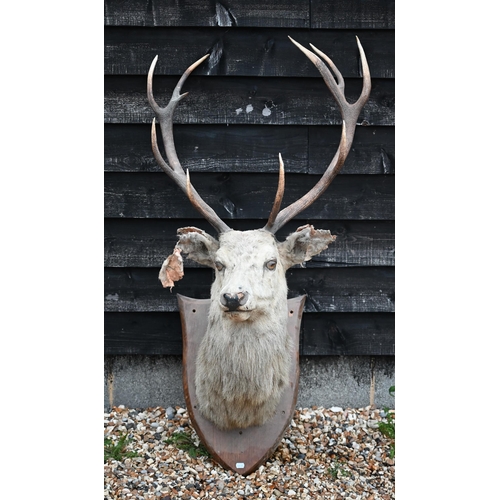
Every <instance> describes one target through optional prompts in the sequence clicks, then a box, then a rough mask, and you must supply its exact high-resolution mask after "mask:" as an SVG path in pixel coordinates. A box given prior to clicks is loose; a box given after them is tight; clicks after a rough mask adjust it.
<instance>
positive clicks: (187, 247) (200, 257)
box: [177, 227, 219, 267]
mask: <svg viewBox="0 0 500 500" xmlns="http://www.w3.org/2000/svg"><path fill="white" fill-rule="evenodd" d="M177 236H178V237H179V242H178V243H177V247H179V248H180V249H181V250H182V251H183V252H184V253H185V254H187V257H188V258H189V259H191V260H194V261H195V262H198V264H202V265H204V266H209V267H214V255H215V252H217V250H218V249H219V242H218V241H217V240H216V239H215V238H213V237H212V236H210V235H209V234H208V233H205V231H202V230H201V229H198V228H196V227H181V228H180V229H178V230H177Z"/></svg>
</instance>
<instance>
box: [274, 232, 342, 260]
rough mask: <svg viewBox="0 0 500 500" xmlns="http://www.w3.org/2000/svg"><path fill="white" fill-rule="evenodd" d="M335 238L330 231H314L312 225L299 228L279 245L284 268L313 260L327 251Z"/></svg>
mask: <svg viewBox="0 0 500 500" xmlns="http://www.w3.org/2000/svg"><path fill="white" fill-rule="evenodd" d="M335 238H336V236H332V235H331V234H330V231H325V230H323V229H314V226H311V225H310V224H307V225H306V226H301V227H299V228H298V229H297V231H295V232H294V233H292V234H290V235H289V236H288V237H287V239H286V240H285V241H283V242H281V243H278V248H279V253H280V256H281V261H282V263H283V266H284V267H285V269H288V268H289V267H292V266H293V265H295V264H302V263H303V262H306V261H308V260H311V257H313V256H314V255H317V254H318V253H320V252H322V251H323V250H325V248H327V247H328V245H329V244H330V243H332V242H333V241H335Z"/></svg>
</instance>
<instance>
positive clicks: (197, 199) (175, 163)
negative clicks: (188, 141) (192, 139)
mask: <svg viewBox="0 0 500 500" xmlns="http://www.w3.org/2000/svg"><path fill="white" fill-rule="evenodd" d="M209 55H210V54H207V55H205V56H203V57H202V58H201V59H198V61H196V62H195V63H193V64H191V66H189V68H188V69H187V70H186V71H184V73H183V75H182V76H181V78H180V80H179V82H178V83H177V85H176V87H175V89H174V92H173V94H172V97H171V99H170V102H169V103H168V104H167V106H166V107H165V108H161V107H160V106H158V104H157V103H156V101H155V99H154V97H153V73H154V70H155V66H156V62H157V61H158V56H156V57H155V58H154V59H153V62H152V63H151V67H150V68H149V73H148V101H149V104H150V106H151V107H152V108H153V111H154V113H155V115H156V118H154V119H153V124H152V127H151V145H152V148H153V154H154V157H155V159H156V161H157V162H158V165H160V167H161V168H162V169H163V170H164V172H165V173H166V174H167V175H168V176H169V177H170V178H171V179H172V180H173V181H174V182H175V183H176V184H177V185H178V186H179V187H180V188H181V189H182V191H184V193H185V194H186V195H187V197H188V198H189V200H190V201H191V203H192V204H193V206H194V207H195V208H196V210H198V211H199V212H200V213H201V214H202V215H203V217H205V219H207V221H208V222H209V223H210V224H211V225H212V226H213V227H214V228H215V229H216V230H217V231H218V232H219V233H225V232H226V231H230V230H231V228H230V227H229V226H228V225H227V224H226V223H225V222H224V221H223V220H222V219H221V218H220V217H219V216H218V215H217V214H216V213H215V211H214V210H213V209H212V208H211V207H210V206H209V205H207V204H206V203H205V201H203V199H202V198H201V196H200V195H199V194H198V193H197V192H196V190H195V189H194V187H193V186H192V185H191V182H190V180H189V171H188V172H187V173H186V172H184V169H183V168H182V166H181V164H180V162H179V158H178V157H177V153H176V151H175V144H174V134H173V131H172V120H173V116H174V111H175V108H176V107H177V105H178V104H179V102H181V100H182V99H184V97H186V96H187V95H188V92H185V93H184V94H180V91H181V89H182V85H183V84H184V82H185V81H186V79H187V77H188V76H189V75H190V74H191V73H192V72H193V70H194V69H195V68H197V67H198V66H199V65H200V64H201V63H202V62H203V61H204V60H205V59H206V58H207V57H208V56H209ZM156 119H158V121H159V122H160V128H161V132H162V138H163V144H164V146H165V152H166V154H167V159H168V163H167V162H166V161H165V160H164V159H163V157H162V156H161V153H160V150H159V149H158V142H157V139H156Z"/></svg>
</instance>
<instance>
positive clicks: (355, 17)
mask: <svg viewBox="0 0 500 500" xmlns="http://www.w3.org/2000/svg"><path fill="white" fill-rule="evenodd" d="M310 1H311V28H315V29H318V28H321V29H324V28H330V29H331V28H336V29H342V28H360V29H363V28H379V29H394V27H395V18H396V15H395V3H396V2H395V1H394V0H334V1H331V0H330V1H328V0H327V1H325V0H310Z"/></svg>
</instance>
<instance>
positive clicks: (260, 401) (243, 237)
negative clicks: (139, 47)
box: [147, 38, 371, 429]
mask: <svg viewBox="0 0 500 500" xmlns="http://www.w3.org/2000/svg"><path fill="white" fill-rule="evenodd" d="M356 39H357V38H356ZM290 40H291V41H292V42H293V43H294V44H295V45H296V46H297V47H298V48H299V49H300V50H301V51H302V52H303V53H304V54H305V55H306V56H307V57H308V58H309V60H310V61H311V62H312V63H313V64H314V65H315V66H316V67H317V68H318V70H319V72H320V73H321V76H322V77H323V80H324V81H325V83H326V85H327V87H328V88H329V89H330V91H331V93H332V94H333V97H334V99H335V101H336V102H337V104H338V106H339V108H340V112H341V114H342V119H343V125H342V136H341V140H340V145H339V147H338V150H337V152H336V153H335V156H334V157H333V159H332V161H331V163H330V165H329V166H328V168H327V169H326V171H325V173H324V174H323V176H322V177H321V179H320V180H319V181H318V183H317V184H316V185H315V186H314V187H313V188H312V189H311V190H310V191H309V192H308V193H306V194H305V195H304V196H302V198H300V199H299V200H297V201H295V202H294V203H292V204H291V205H289V206H288V207H286V208H284V209H281V201H282V199H283V192H284V187H285V174H284V166H283V161H282V158H281V154H280V155H279V165H280V169H279V181H278V189H277V193H276V198H275V201H274V205H273V207H272V210H271V214H270V215H269V220H268V221H267V224H266V225H265V226H264V227H263V228H261V229H255V230H251V231H235V230H232V229H231V228H230V227H229V226H228V225H227V224H226V223H225V222H224V221H223V220H221V219H220V218H219V216H218V215H217V214H216V213H215V211H214V210H213V209H212V208H211V207H209V206H208V205H207V204H206V203H205V202H204V201H203V199H202V198H201V197H200V195H199V194H198V193H197V191H196V190H195V188H194V187H193V186H192V185H191V182H190V179H189V172H188V171H187V172H184V170H183V168H182V166H181V164H180V162H179V159H178V157H177V153H176V151H175V145H174V139H173V132H172V118H173V115H174V111H175V109H176V107H177V105H178V104H179V102H180V101H181V100H182V99H183V98H184V97H185V96H186V95H187V93H184V94H180V92H181V88H182V85H183V84H184V82H185V81H186V79H187V78H188V76H189V75H190V74H191V72H192V71H193V70H194V69H195V68H196V67H197V66H199V65H200V64H201V63H202V62H203V61H204V60H205V59H206V58H207V57H208V54H207V55H206V56H204V57H202V58H201V59H199V60H198V61H196V62H195V63H194V64H192V65H191V66H190V67H189V68H188V69H187V70H186V71H185V72H184V74H183V75H182V77H181V79H180V80H179V82H178V84H177V86H176V87H175V89H174V92H173V95H172V98H171V99H170V102H169V103H168V105H167V106H166V107H165V108H161V107H160V106H159V105H158V104H157V103H156V101H155V99H154V97H153V90H152V86H153V72H154V68H155V65H156V62H157V60H158V56H156V57H155V58H154V60H153V62H152V64H151V67H150V70H149V74H148V87H147V89H148V90H147V94H148V100H149V103H150V105H151V107H152V108H153V111H154V113H155V116H156V118H155V119H154V120H153V125H152V128H151V137H152V147H153V154H154V156H155V158H156V161H157V162H158V164H159V165H160V167H161V168H162V169H163V170H164V171H165V173H166V174H167V175H168V176H169V177H170V178H171V179H172V180H173V181H174V182H175V183H176V184H177V185H178V186H179V187H180V188H181V189H182V190H183V191H184V193H185V194H186V195H187V197H188V198H189V200H190V201H191V203H192V204H193V206H194V207H195V208H196V209H197V210H198V211H199V212H200V213H201V214H202V215H203V216H204V217H205V218H206V219H207V221H208V222H209V223H210V224H211V225H212V226H213V227H214V228H215V229H216V231H217V233H218V238H214V237H212V236H210V235H209V234H207V233H206V232H205V231H202V230H201V229H197V228H195V227H183V228H180V229H178V231H177V233H178V238H179V241H178V243H177V245H176V246H175V249H174V251H173V253H172V255H170V256H169V257H168V258H167V259H166V260H165V262H164V263H163V266H162V268H161V271H160V274H159V279H160V281H161V283H162V285H163V286H164V287H170V288H172V287H173V286H174V281H178V280H179V279H181V278H182V277H183V259H182V253H184V254H185V255H186V256H187V257H188V258H189V259H191V260H194V261H195V262H198V263H199V264H203V265H206V266H209V267H211V268H213V269H214V270H215V280H214V282H213V284H212V287H211V305H210V312H209V320H208V328H207V332H206V334H205V336H204V338H203V341H202V343H201V346H200V350H199V353H198V358H197V361H196V377H195V386H196V394H197V397H198V401H199V410H200V412H201V413H202V414H203V415H204V416H205V417H206V418H207V419H209V420H210V421H212V422H213V423H214V424H215V425H217V426H218V427H219V428H221V429H232V428H246V427H249V426H254V425H262V424H263V423H264V422H266V421H267V420H268V419H269V418H271V417H272V416H273V414H274V412H275V410H276V406H277V404H278V403H279V400H280V397H281V394H282V390H283V388H284V385H285V383H286V381H287V380H288V376H289V366H290V360H291V356H292V352H291V344H290V340H289V338H288V336H287V329H286V324H287V317H288V310H287V284H286V278H285V272H286V270H287V269H288V268H290V267H291V266H293V265H295V264H301V263H303V262H305V261H308V260H310V259H311V257H313V256H314V255H316V254H318V253H320V252H321V251H322V250H324V249H326V248H327V246H328V245H329V244H330V243H332V242H333V241H334V240H335V236H332V235H331V234H330V231H325V230H321V229H315V228H314V227H313V226H311V225H305V226H301V227H299V228H298V229H297V230H296V231H295V232H294V233H292V234H290V235H289V236H288V237H287V238H286V239H285V241H281V242H280V241H277V239H276V237H275V233H276V231H278V230H279V229H280V228H281V227H283V225H284V224H286V223H287V222H288V221H290V220H291V219H293V218H294V217H295V216H296V215H297V214H299V213H300V212H302V211H303V210H304V209H305V208H307V207H308V206H309V205H311V203H313V202H314V201H315V200H316V199H317V198H318V197H319V196H320V195H321V194H322V193H323V192H324V191H325V190H326V188H327V187H328V186H329V185H330V183H331V182H332V180H333V178H334V177H335V176H336V175H337V174H338V173H339V171H340V169H341V168H342V165H343V164H344V161H345V159H346V157H347V154H348V153H349V150H350V148H351V145H352V141H353V137H354V131H355V128H356V120H357V118H358V116H359V113H360V111H361V109H362V108H363V106H364V105H365V103H366V102H367V100H368V96H369V94H370V89H371V82H370V72H369V69H368V63H367V61H366V57H365V54H364V51H363V48H362V46H361V44H360V42H359V40H358V39H357V43H358V48H359V52H360V57H361V66H362V71H363V89H362V92H361V96H360V97H359V99H358V100H357V101H356V102H355V103H353V104H349V103H348V102H347V100H346V98H345V95H344V79H343V77H342V75H341V73H340V72H339V70H338V69H337V67H336V66H335V65H334V64H333V62H332V61H331V60H330V59H329V58H328V56H326V55H325V54H324V53H322V52H321V51H320V50H318V49H317V48H316V47H314V46H313V45H311V47H312V49H313V50H314V52H315V53H313V52H311V51H310V50H308V49H306V48H305V47H303V46H302V45H300V44H299V43H297V42H295V41H294V40H292V39H291V38H290ZM318 56H320V57H318ZM321 58H322V59H323V60H324V61H325V62H326V63H327V64H328V66H329V67H330V69H328V67H327V65H326V64H325V63H324V62H323V60H322V59H321ZM156 120H158V121H159V123H160V128H161V132H162V138H163V144H164V146H165V152H166V155H167V159H168V163H167V162H166V161H165V160H164V159H163V157H162V156H161V154H160V151H159V149H158V144H157V138H156Z"/></svg>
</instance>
